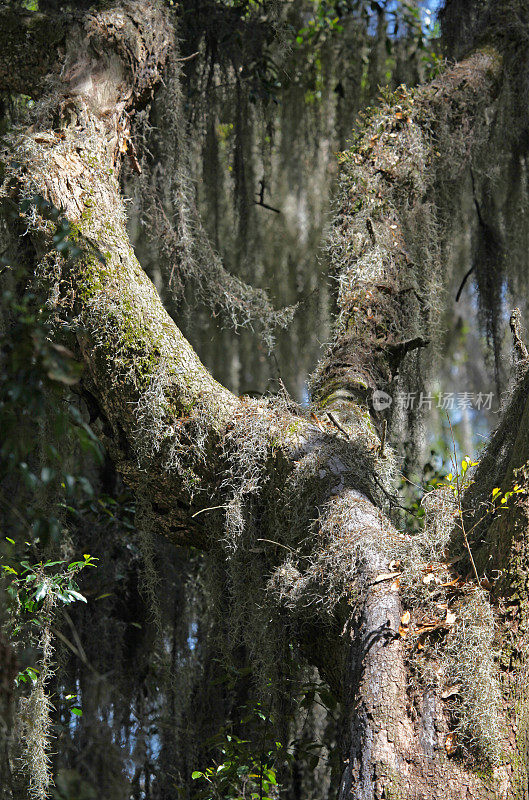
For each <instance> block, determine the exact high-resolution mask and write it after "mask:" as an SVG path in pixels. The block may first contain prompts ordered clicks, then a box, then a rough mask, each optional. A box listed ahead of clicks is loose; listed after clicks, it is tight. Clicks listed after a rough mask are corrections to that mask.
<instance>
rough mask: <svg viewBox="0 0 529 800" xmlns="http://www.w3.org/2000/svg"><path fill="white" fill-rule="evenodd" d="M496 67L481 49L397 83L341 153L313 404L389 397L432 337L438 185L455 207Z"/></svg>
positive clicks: (439, 275) (438, 284)
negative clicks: (330, 309) (325, 330)
mask: <svg viewBox="0 0 529 800" xmlns="http://www.w3.org/2000/svg"><path fill="white" fill-rule="evenodd" d="M500 71H501V58H500V56H499V55H498V54H497V53H496V52H495V51H494V50H492V49H484V50H481V51H479V52H477V53H474V54H473V55H472V56H470V57H469V58H468V59H466V60H465V61H463V62H462V63H460V64H458V65H456V66H455V67H453V68H452V69H450V70H448V71H447V72H445V73H444V74H443V75H442V76H441V77H439V78H438V79H437V80H435V81H434V82H433V83H432V84H430V85H428V86H426V87H423V88H421V89H419V90H417V91H415V92H411V91H408V90H407V89H406V88H404V87H401V88H399V89H398V90H397V91H396V92H394V93H392V94H390V95H388V97H387V100H386V102H385V104H384V105H383V106H382V107H381V108H379V109H377V110H375V111H372V112H370V113H369V114H368V115H367V117H366V118H365V119H364V120H363V121H362V122H361V124H360V129H359V132H358V133H357V134H356V135H355V139H354V142H353V144H352V146H351V148H350V149H349V150H347V151H346V152H344V153H343V154H342V155H341V161H342V172H341V185H340V194H339V198H338V211H337V214H336V218H335V223H334V227H333V229H332V232H331V235H330V239H329V252H330V255H331V259H332V262H333V265H334V271H335V273H336V275H337V278H338V282H339V293H338V305H339V309H340V313H339V317H338V321H337V325H336V329H335V334H334V340H333V342H332V344H331V346H330V348H329V351H328V353H327V355H326V356H325V358H324V359H323V361H322V362H321V363H320V365H319V366H318V369H317V371H316V373H315V374H314V376H313V379H312V392H313V397H314V400H315V402H316V404H317V405H318V404H319V405H323V404H325V403H326V402H327V401H328V399H329V398H330V397H332V396H333V395H336V393H337V392H342V393H344V392H346V393H349V394H350V395H351V397H352V399H355V398H356V399H357V401H359V402H360V404H361V405H363V406H364V407H365V406H366V405H368V404H369V401H370V398H371V395H372V393H373V391H374V390H376V389H378V390H383V391H385V392H387V393H388V394H390V395H391V394H392V390H393V388H394V386H395V381H396V380H397V377H398V374H399V369H400V368H401V365H402V363H403V362H406V359H407V357H408V358H409V356H408V354H409V353H412V352H417V350H422V349H424V348H425V347H426V346H427V345H428V343H429V342H430V341H431V340H432V339H435V338H436V331H437V316H438V311H439V306H440V292H441V291H442V285H443V282H444V279H445V276H444V275H443V268H442V264H441V237H440V214H439V208H438V207H437V204H438V201H439V199H440V198H439V191H438V188H439V186H442V185H444V186H446V185H447V183H449V185H450V192H451V194H452V197H451V198H450V200H451V202H454V197H453V195H454V191H457V186H458V184H460V183H461V180H462V176H463V175H464V174H465V172H466V170H467V169H468V163H469V158H471V157H472V154H473V152H474V150H475V148H476V147H477V146H479V145H480V144H482V142H483V139H484V138H486V137H487V129H488V126H489V116H488V114H487V112H488V110H489V109H490V106H491V104H492V103H493V101H494V98H495V96H496V93H497V89H498V79H499V74H500ZM441 178H442V180H441ZM445 194H446V192H445ZM443 211H445V212H446V207H444V208H443ZM428 358H429V360H430V361H431V356H428ZM423 363H424V364H426V359H423ZM414 388H415V389H416V388H417V386H415V387H414ZM419 388H421V387H420V386H419ZM375 417H376V414H375Z"/></svg>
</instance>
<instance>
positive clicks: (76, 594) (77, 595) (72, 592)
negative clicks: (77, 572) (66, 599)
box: [68, 589, 88, 603]
mask: <svg viewBox="0 0 529 800" xmlns="http://www.w3.org/2000/svg"><path fill="white" fill-rule="evenodd" d="M68 594H69V595H72V596H73V597H75V599H76V600H81V601H82V602H83V603H87V602H88V600H87V599H86V597H85V596H84V595H83V594H80V592H76V591H75V589H68Z"/></svg>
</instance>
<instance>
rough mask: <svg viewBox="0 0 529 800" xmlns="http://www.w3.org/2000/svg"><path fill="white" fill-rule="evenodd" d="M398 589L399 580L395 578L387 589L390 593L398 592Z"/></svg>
mask: <svg viewBox="0 0 529 800" xmlns="http://www.w3.org/2000/svg"><path fill="white" fill-rule="evenodd" d="M399 589H400V580H399V578H395V580H394V581H393V583H392V584H391V586H390V587H389V591H390V592H398V591H399Z"/></svg>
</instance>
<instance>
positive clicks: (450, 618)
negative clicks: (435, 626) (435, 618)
mask: <svg viewBox="0 0 529 800" xmlns="http://www.w3.org/2000/svg"><path fill="white" fill-rule="evenodd" d="M455 621H456V615H455V614H454V612H453V611H450V610H447V612H446V617H445V621H444V624H445V625H453V624H454V622H455Z"/></svg>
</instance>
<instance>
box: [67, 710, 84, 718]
mask: <svg viewBox="0 0 529 800" xmlns="http://www.w3.org/2000/svg"><path fill="white" fill-rule="evenodd" d="M70 711H71V712H72V714H75V716H76V717H82V716H83V712H82V710H81V709H80V708H71V709H70Z"/></svg>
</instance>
